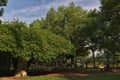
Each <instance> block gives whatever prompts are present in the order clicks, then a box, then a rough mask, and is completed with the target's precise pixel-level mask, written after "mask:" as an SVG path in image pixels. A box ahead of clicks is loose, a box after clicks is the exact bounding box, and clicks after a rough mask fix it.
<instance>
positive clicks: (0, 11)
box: [0, 0, 8, 16]
mask: <svg viewBox="0 0 120 80" xmlns="http://www.w3.org/2000/svg"><path fill="white" fill-rule="evenodd" d="M7 3H8V0H0V7H1V6H6V5H7ZM3 11H4V9H3V8H0V16H2V14H3Z"/></svg>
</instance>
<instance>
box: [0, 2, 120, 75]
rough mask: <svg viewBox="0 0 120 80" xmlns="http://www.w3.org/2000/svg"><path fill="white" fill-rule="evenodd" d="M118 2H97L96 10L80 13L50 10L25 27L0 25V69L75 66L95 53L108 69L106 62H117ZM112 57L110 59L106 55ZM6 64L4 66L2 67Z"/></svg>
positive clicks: (15, 23) (77, 9)
mask: <svg viewBox="0 0 120 80" xmlns="http://www.w3.org/2000/svg"><path fill="white" fill-rule="evenodd" d="M119 18H120V2H119V1H118V0H114V1H113V0H101V7H100V10H89V11H87V10H84V9H82V7H80V6H75V5H74V3H73V2H71V3H70V4H69V6H67V7H66V6H60V7H59V8H58V9H57V10H55V9H54V8H51V9H50V10H49V11H48V13H47V15H46V17H45V18H41V19H37V20H34V21H33V22H32V23H31V24H30V25H29V27H28V26H27V25H26V24H25V23H23V22H20V21H19V20H13V21H11V22H4V23H2V24H1V25H0V59H1V60H0V61H1V62H0V65H2V66H0V67H2V68H6V69H8V68H10V67H11V66H12V67H13V68H14V72H15V74H17V73H19V72H20V71H22V70H25V71H26V70H27V69H28V67H29V66H30V64H31V63H33V62H36V61H37V62H39V63H47V64H48V63H49V64H51V65H55V66H68V65H69V66H71V67H75V66H77V61H78V60H79V58H80V57H84V58H85V59H84V60H85V63H86V67H87V64H88V62H89V61H88V58H87V57H86V56H88V54H89V53H90V52H91V53H92V62H93V66H94V67H96V60H95V51H96V50H97V51H99V52H103V54H102V53H101V55H100V56H99V58H100V57H102V56H105V57H106V65H107V67H109V65H110V59H112V58H114V61H115V62H118V63H119V61H120V20H119ZM111 54H112V57H111V56H110V55H111ZM5 63H6V64H5Z"/></svg>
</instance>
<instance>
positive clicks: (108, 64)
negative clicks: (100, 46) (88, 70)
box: [106, 51, 110, 68]
mask: <svg viewBox="0 0 120 80" xmlns="http://www.w3.org/2000/svg"><path fill="white" fill-rule="evenodd" d="M106 57H107V64H106V67H107V68H109V67H110V60H109V54H108V51H107V55H106Z"/></svg>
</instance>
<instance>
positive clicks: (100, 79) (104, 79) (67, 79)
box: [22, 73, 120, 80]
mask: <svg viewBox="0 0 120 80" xmlns="http://www.w3.org/2000/svg"><path fill="white" fill-rule="evenodd" d="M22 80H120V75H116V74H111V73H96V74H95V73H94V74H89V75H88V76H77V77H75V76H61V77H60V76H58V77H53V76H41V77H36V78H25V79H22Z"/></svg>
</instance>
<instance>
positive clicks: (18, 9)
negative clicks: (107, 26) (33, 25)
mask: <svg viewBox="0 0 120 80" xmlns="http://www.w3.org/2000/svg"><path fill="white" fill-rule="evenodd" d="M8 1H9V2H8V5H7V6H6V7H4V9H5V11H4V15H3V16H2V20H12V19H13V18H19V19H20V20H21V21H24V22H26V23H30V22H32V21H33V20H35V19H40V18H41V17H45V15H46V13H47V11H48V10H49V9H50V8H51V7H54V8H55V9H57V8H58V7H59V6H61V5H65V6H68V5H69V3H70V2H74V3H75V5H76V6H82V7H83V8H84V9H87V10H90V9H94V8H96V9H99V6H100V2H99V0H8Z"/></svg>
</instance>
